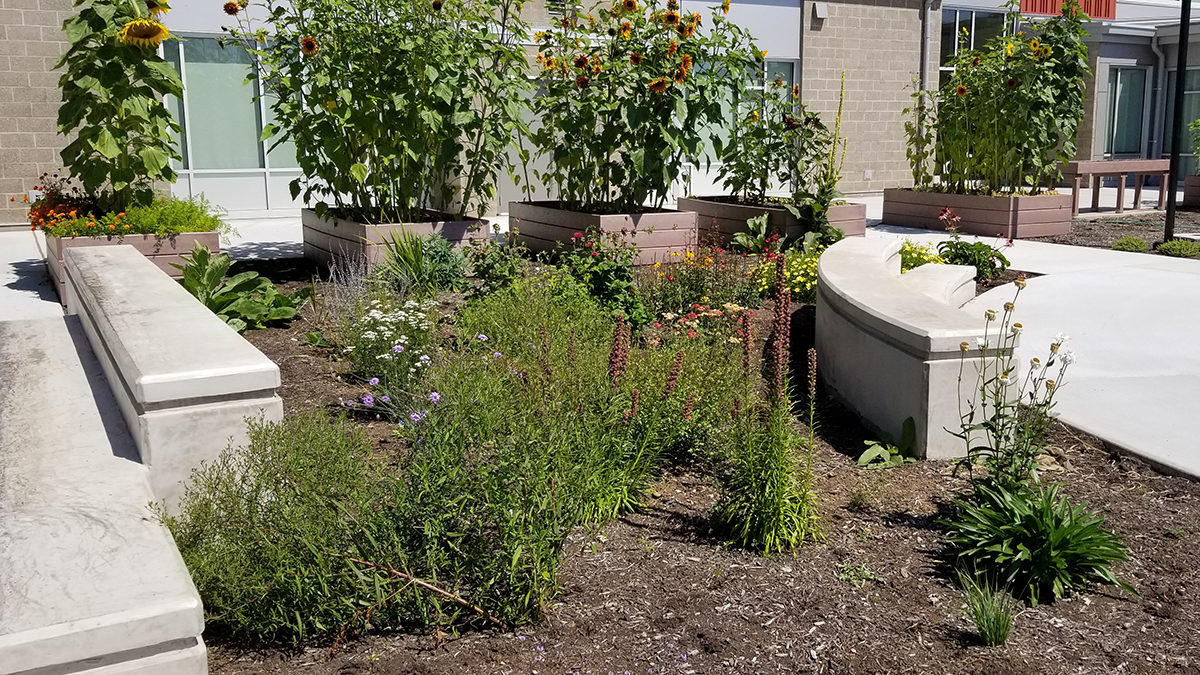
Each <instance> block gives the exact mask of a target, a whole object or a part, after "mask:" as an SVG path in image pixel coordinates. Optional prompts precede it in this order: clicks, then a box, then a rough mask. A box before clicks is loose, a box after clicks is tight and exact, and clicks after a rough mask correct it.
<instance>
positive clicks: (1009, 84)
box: [1005, 77, 1017, 89]
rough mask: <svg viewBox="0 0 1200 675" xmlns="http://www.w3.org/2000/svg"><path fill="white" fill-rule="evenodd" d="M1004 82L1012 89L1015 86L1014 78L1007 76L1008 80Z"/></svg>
mask: <svg viewBox="0 0 1200 675" xmlns="http://www.w3.org/2000/svg"><path fill="white" fill-rule="evenodd" d="M1005 84H1007V85H1008V88H1009V89H1012V88H1014V87H1016V86H1017V81H1016V79H1014V78H1011V77H1010V78H1008V82H1006V83H1005Z"/></svg>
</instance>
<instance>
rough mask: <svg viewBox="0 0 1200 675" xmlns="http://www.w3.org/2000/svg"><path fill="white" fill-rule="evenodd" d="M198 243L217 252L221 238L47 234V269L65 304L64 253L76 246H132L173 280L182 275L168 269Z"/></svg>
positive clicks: (207, 234) (199, 234)
mask: <svg viewBox="0 0 1200 675" xmlns="http://www.w3.org/2000/svg"><path fill="white" fill-rule="evenodd" d="M196 243H199V244H200V245H201V246H206V247H208V250H210V251H212V252H213V253H216V252H217V251H219V250H220V249H221V235H220V234H219V233H217V232H184V233H182V234H177V235H175V236H172V237H156V236H154V235H152V234H127V235H125V236H123V237H51V236H50V235H48V234H47V235H46V267H47V268H48V269H49V270H50V276H51V277H53V278H54V287H55V289H56V290H57V291H58V299H59V302H61V303H62V304H64V305H66V304H67V294H66V284H67V275H66V272H65V271H64V269H63V251H66V250H67V249H70V248H76V247H79V246H120V245H122V244H124V245H127V246H132V247H134V248H135V249H137V251H138V252H139V253H141V254H142V255H144V256H146V257H147V258H148V259H149V260H150V262H152V263H154V264H155V265H157V266H158V269H160V270H162V271H164V272H166V273H167V275H169V276H170V277H171V278H173V279H178V278H180V277H182V276H183V272H180V271H179V270H177V269H175V268H174V267H171V265H172V264H175V265H182V264H183V262H184V261H183V258H182V256H183V255H185V254H187V252H188V251H190V250H192V247H193V246H194V245H195V244H196Z"/></svg>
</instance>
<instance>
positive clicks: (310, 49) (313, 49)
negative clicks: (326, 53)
mask: <svg viewBox="0 0 1200 675" xmlns="http://www.w3.org/2000/svg"><path fill="white" fill-rule="evenodd" d="M300 51H302V52H304V53H305V54H307V55H309V56H312V55H313V54H316V53H317V40H316V38H314V37H311V36H308V35H305V36H304V37H302V38H300Z"/></svg>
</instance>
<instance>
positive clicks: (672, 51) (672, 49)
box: [667, 40, 679, 58]
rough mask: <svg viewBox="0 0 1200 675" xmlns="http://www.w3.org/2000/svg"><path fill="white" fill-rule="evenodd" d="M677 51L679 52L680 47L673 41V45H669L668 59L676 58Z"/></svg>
mask: <svg viewBox="0 0 1200 675" xmlns="http://www.w3.org/2000/svg"><path fill="white" fill-rule="evenodd" d="M677 51H679V45H677V44H675V41H674V40H671V43H670V44H668V45H667V58H670V57H672V56H675V52H677Z"/></svg>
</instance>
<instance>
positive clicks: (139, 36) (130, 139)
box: [56, 0, 183, 213]
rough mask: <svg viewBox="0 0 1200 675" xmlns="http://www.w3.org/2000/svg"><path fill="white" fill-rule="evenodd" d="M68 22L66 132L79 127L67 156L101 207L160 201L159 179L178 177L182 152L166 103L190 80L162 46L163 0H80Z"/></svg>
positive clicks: (61, 114)
mask: <svg viewBox="0 0 1200 675" xmlns="http://www.w3.org/2000/svg"><path fill="white" fill-rule="evenodd" d="M75 6H76V7H81V9H80V10H79V12H78V14H76V15H74V16H72V17H70V18H68V19H67V20H66V21H64V22H63V33H64V34H65V35H66V38H67V42H68V43H69V45H70V46H69V48H68V49H67V52H66V53H65V54H63V56H62V58H61V59H60V60H59V62H58V64H57V65H56V68H63V69H64V72H63V74H62V76H61V77H60V78H59V82H58V84H59V87H60V88H61V89H62V100H63V102H62V105H61V106H60V107H59V109H58V131H59V133H60V134H70V133H75V134H76V136H75V139H74V140H73V141H71V143H70V144H68V145H67V147H66V148H64V149H63V150H62V153H61V155H62V159H63V163H64V164H65V165H66V167H67V168H68V169H69V171H70V173H71V176H72V177H73V178H75V179H76V180H78V182H79V183H80V184H81V185H82V186H83V192H84V193H85V196H86V198H87V199H88V200H89V201H90V202H92V203H94V204H95V205H96V207H97V208H98V209H99V210H100V211H101V212H105V213H107V212H113V213H116V212H120V211H123V210H125V209H127V208H129V207H130V206H135V205H145V204H149V203H151V202H152V201H153V200H154V189H153V186H154V183H155V182H156V181H166V182H172V183H173V182H174V181H175V178H176V173H175V170H174V169H173V168H171V160H172V159H179V158H180V157H179V152H178V150H176V148H175V143H174V141H173V140H172V137H171V134H172V133H178V132H179V126H178V125H177V124H176V123H175V121H174V119H173V118H172V117H171V113H170V112H169V111H168V110H167V108H166V106H165V105H163V102H162V97H163V96H166V95H168V94H169V95H171V96H182V95H183V82H182V81H181V80H180V78H179V73H177V72H175V68H174V67H172V66H171V64H169V63H167V62H166V61H164V60H163V59H162V58H161V57H160V56H159V55H158V47H159V45H161V44H162V43H163V41H164V40H167V39H169V38H170V37H171V35H170V33H169V32H168V31H167V28H166V27H165V26H163V24H162V23H161V22H160V21H159V20H158V18H157V17H158V16H160V15H162V14H163V13H165V12H167V11H168V9H169V8H168V6H167V4H166V2H163V1H162V0H77V1H76V2H75Z"/></svg>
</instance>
